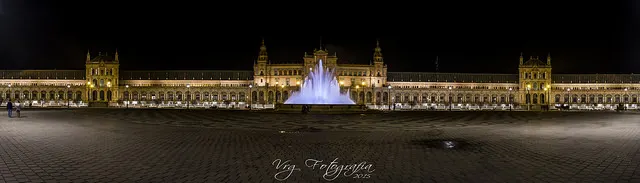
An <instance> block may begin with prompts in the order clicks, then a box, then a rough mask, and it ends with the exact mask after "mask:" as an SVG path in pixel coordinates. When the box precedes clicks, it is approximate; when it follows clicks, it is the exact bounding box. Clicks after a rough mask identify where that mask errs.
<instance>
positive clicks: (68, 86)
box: [67, 85, 71, 109]
mask: <svg viewBox="0 0 640 183" xmlns="http://www.w3.org/2000/svg"><path fill="white" fill-rule="evenodd" d="M69 88H71V85H67V109H68V108H70V107H69Z"/></svg>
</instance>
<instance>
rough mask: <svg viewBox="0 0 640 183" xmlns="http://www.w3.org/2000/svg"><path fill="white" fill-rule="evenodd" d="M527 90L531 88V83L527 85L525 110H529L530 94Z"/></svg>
mask: <svg viewBox="0 0 640 183" xmlns="http://www.w3.org/2000/svg"><path fill="white" fill-rule="evenodd" d="M529 90H531V84H528V85H527V99H526V101H527V110H531V96H530V94H529Z"/></svg>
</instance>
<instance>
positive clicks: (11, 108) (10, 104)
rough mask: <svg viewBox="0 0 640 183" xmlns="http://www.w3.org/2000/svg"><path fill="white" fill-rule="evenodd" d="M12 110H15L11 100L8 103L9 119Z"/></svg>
mask: <svg viewBox="0 0 640 183" xmlns="http://www.w3.org/2000/svg"><path fill="white" fill-rule="evenodd" d="M12 110H13V103H11V100H9V102H7V111H8V112H9V117H11V111H12Z"/></svg>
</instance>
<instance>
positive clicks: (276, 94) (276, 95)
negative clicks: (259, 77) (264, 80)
mask: <svg viewBox="0 0 640 183" xmlns="http://www.w3.org/2000/svg"><path fill="white" fill-rule="evenodd" d="M309 70H311V68H309ZM278 83H279V82H277V81H276V93H275V97H276V104H278Z"/></svg>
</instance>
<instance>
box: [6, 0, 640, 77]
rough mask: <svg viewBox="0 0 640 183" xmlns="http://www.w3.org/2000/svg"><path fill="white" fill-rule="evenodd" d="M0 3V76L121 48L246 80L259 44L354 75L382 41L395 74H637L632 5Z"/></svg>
mask: <svg viewBox="0 0 640 183" xmlns="http://www.w3.org/2000/svg"><path fill="white" fill-rule="evenodd" d="M0 3H2V5H0V63H1V65H0V69H84V65H83V64H84V58H85V54H86V52H87V50H91V53H92V54H93V55H96V54H97V53H98V52H103V53H104V52H109V54H113V52H114V51H115V49H116V48H117V49H118V50H119V52H120V60H121V69H125V70H157V69H207V70H251V69H252V67H251V66H252V62H253V61H254V60H255V59H256V58H257V54H258V49H259V46H260V39H261V37H264V38H265V40H266V43H267V48H268V51H269V56H270V60H271V61H272V62H273V63H292V62H297V63H301V62H302V56H303V55H304V52H305V51H306V52H309V53H311V52H312V51H313V49H314V48H318V47H319V44H320V38H321V37H322V43H323V45H324V47H326V48H328V49H329V51H330V52H332V53H333V52H337V54H338V57H339V63H360V64H368V63H369V62H370V60H371V59H372V54H373V48H374V47H375V41H376V39H380V42H381V46H382V49H383V54H384V56H385V62H386V63H387V64H388V66H389V71H395V72H399V71H407V72H409V71H415V72H433V71H435V66H434V60H435V58H436V56H438V57H439V58H440V64H439V68H440V72H468V73H516V71H517V65H518V56H519V55H520V52H524V54H525V57H526V58H528V57H529V56H531V55H533V54H535V55H536V56H540V58H541V59H544V58H545V57H546V55H547V53H548V52H551V55H552V58H553V61H552V64H553V67H554V68H553V69H554V73H640V62H639V61H640V52H638V50H640V36H639V35H638V34H640V25H639V24H638V22H639V21H640V15H638V14H637V10H638V9H637V8H638V7H639V6H638V5H637V4H634V2H633V1H631V0H629V1H619V2H618V3H617V4H605V3H594V4H558V3H553V4H542V3H539V1H532V2H526V3H517V4H513V3H511V4H503V3H493V4H487V2H485V1H481V2H477V3H476V4H465V2H457V1H456V2H455V3H452V4H427V2H421V4H413V5H412V4H398V5H393V4H376V3H372V4H364V5H355V4H354V5H348V4H345V3H340V4H331V3H330V2H324V3H322V4H320V3H314V4H296V5H292V4H268V5H260V4H253V3H251V2H244V1H243V2H239V3H241V4H235V5H227V4H220V3H215V2H214V1H211V2H203V3H193V2H191V3H186V1H185V3H183V2H182V1H167V3H160V1H158V2H156V3H145V4H142V3H138V2H133V1H122V2H117V1H98V0H95V1H90V2H89V1H69V2H67V1H30V0H0ZM607 3H610V1H608V2H607ZM247 5H251V7H246V6H247ZM634 11H635V12H634Z"/></svg>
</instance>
